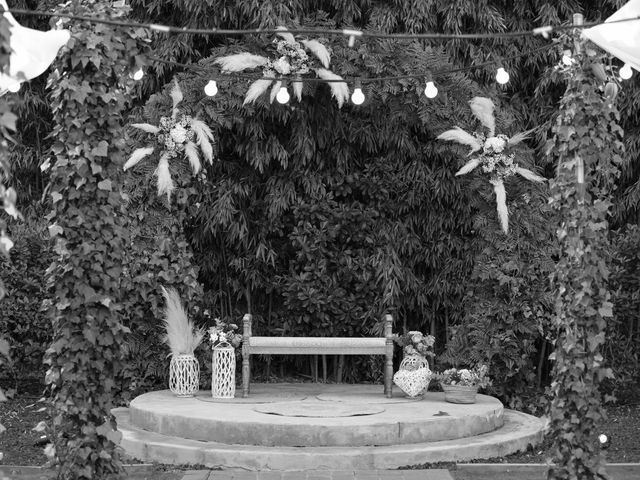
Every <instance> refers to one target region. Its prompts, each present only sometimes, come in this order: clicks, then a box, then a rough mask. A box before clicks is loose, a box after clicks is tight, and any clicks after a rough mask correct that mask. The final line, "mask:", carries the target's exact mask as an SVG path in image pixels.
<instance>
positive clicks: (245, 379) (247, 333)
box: [242, 313, 252, 398]
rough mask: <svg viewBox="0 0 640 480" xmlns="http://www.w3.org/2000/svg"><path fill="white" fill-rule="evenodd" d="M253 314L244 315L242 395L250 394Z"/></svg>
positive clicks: (244, 396)
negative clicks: (250, 340)
mask: <svg viewBox="0 0 640 480" xmlns="http://www.w3.org/2000/svg"><path fill="white" fill-rule="evenodd" d="M251 319H252V318H251V314H250V313H247V314H246V315H245V316H244V317H242V397H243V398H247V397H248V396H249V382H250V381H251V368H250V367H249V357H250V356H251V346H250V345H249V339H250V338H251Z"/></svg>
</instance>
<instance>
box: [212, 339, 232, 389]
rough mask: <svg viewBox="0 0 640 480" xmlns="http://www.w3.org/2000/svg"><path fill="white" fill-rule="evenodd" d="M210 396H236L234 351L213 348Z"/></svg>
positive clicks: (228, 347) (229, 347) (224, 348)
mask: <svg viewBox="0 0 640 480" xmlns="http://www.w3.org/2000/svg"><path fill="white" fill-rule="evenodd" d="M212 366H213V368H212V372H213V373H212V374H211V396H212V397H213V398H233V397H234V396H235V394H236V349H235V348H233V347H231V346H227V347H222V346H220V347H213V358H212Z"/></svg>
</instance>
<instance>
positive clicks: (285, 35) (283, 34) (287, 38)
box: [276, 25, 296, 43]
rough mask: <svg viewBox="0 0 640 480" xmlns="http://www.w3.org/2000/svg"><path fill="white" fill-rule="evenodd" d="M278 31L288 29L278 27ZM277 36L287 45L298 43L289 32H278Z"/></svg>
mask: <svg viewBox="0 0 640 480" xmlns="http://www.w3.org/2000/svg"><path fill="white" fill-rule="evenodd" d="M276 30H287V27H283V26H282V25H278V26H277V27H276ZM276 35H278V36H279V37H282V38H283V39H284V40H285V41H286V42H287V43H296V39H295V38H294V37H293V34H292V33H289V32H277V33H276Z"/></svg>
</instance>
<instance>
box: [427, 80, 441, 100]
mask: <svg viewBox="0 0 640 480" xmlns="http://www.w3.org/2000/svg"><path fill="white" fill-rule="evenodd" d="M424 94H425V95H426V96H427V98H436V95H438V88H437V87H436V85H435V83H433V82H432V81H431V80H429V81H428V82H427V86H426V87H424Z"/></svg>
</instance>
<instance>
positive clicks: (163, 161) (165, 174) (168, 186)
mask: <svg viewBox="0 0 640 480" xmlns="http://www.w3.org/2000/svg"><path fill="white" fill-rule="evenodd" d="M155 175H156V176H157V177H158V195H162V194H164V193H166V194H167V200H168V201H169V202H170V201H171V192H173V190H174V189H175V186H174V185H173V180H172V179H171V172H170V171H169V156H168V155H167V154H164V155H163V156H162V157H160V161H159V162H158V168H156V171H155Z"/></svg>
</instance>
